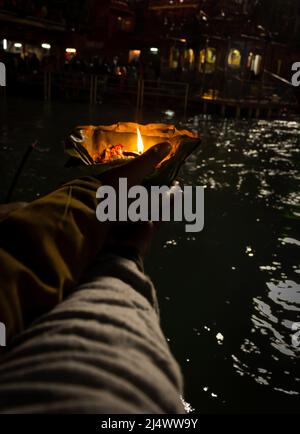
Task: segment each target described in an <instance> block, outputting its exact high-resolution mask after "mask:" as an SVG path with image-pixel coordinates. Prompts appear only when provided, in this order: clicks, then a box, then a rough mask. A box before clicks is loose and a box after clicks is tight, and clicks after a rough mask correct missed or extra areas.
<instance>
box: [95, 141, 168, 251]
mask: <svg viewBox="0 0 300 434" xmlns="http://www.w3.org/2000/svg"><path fill="white" fill-rule="evenodd" d="M170 150H171V145H170V144H169V143H167V142H166V143H160V144H158V145H155V146H153V147H152V148H150V149H149V150H148V151H147V152H145V153H144V154H143V155H142V156H141V157H138V158H136V159H135V160H133V161H131V162H130V163H128V164H126V165H124V166H121V167H118V168H116V169H112V170H110V171H109V172H106V173H105V174H103V175H102V176H101V177H100V180H101V182H102V184H103V185H110V186H112V187H114V188H115V189H116V190H117V189H118V185H119V179H120V178H126V179H127V183H128V188H130V187H132V186H134V185H140V184H141V183H142V181H143V180H144V179H145V177H146V176H148V175H150V174H151V173H152V172H153V171H154V169H155V168H156V166H157V165H158V164H159V163H160V162H161V161H162V160H163V159H164V158H165V157H166V156H167V155H168V153H169V152H170ZM158 226H159V223H153V222H151V221H149V222H138V223H127V222H126V223H115V224H114V223H111V224H110V227H109V234H108V237H107V243H106V244H105V247H104V251H105V250H109V251H112V250H118V249H122V250H126V248H127V249H128V250H135V251H136V252H137V254H138V255H139V256H140V257H142V258H144V257H145V255H146V253H147V251H148V249H149V247H150V245H151V241H152V239H153V236H154V234H155V233H156V231H157V229H158Z"/></svg>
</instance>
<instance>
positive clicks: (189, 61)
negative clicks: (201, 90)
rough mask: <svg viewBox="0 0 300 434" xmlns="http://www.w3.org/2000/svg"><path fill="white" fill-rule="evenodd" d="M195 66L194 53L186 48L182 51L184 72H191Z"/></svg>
mask: <svg viewBox="0 0 300 434" xmlns="http://www.w3.org/2000/svg"><path fill="white" fill-rule="evenodd" d="M194 65H195V53H194V50H193V49H192V48H186V49H185V50H184V68H185V70H190V71H192V70H193V69H194Z"/></svg>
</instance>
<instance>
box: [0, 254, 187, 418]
mask: <svg viewBox="0 0 300 434" xmlns="http://www.w3.org/2000/svg"><path fill="white" fill-rule="evenodd" d="M13 360H17V361H18V364H17V367H16V368H12V367H11V363H12V361H13ZM181 394H182V378H181V374H180V370H179V368H178V365H177V363H176V362H175V360H174V358H173V357H172V355H171V353H170V350H169V348H168V345H167V342H166V340H165V337H164V336H163V333H162V331H161V329H160V325H159V317H158V311H157V302H156V295H155V290H154V288H153V285H152V283H151V281H150V280H149V279H148V278H147V277H146V276H145V275H144V274H143V273H142V272H141V271H140V270H139V269H138V267H137V266H136V264H135V263H134V262H133V261H131V260H128V259H124V258H120V257H116V256H112V255H109V256H105V257H102V258H100V259H99V260H98V261H97V263H96V264H95V265H94V267H93V268H92V270H91V271H90V272H89V275H88V276H87V277H86V283H83V284H82V285H81V286H80V287H78V288H77V289H76V291H75V292H74V293H73V294H72V295H71V296H69V298H68V299H67V300H66V301H64V302H63V303H61V304H60V305H58V306H57V307H56V308H55V309H54V310H53V311H52V312H51V313H49V314H47V315H45V316H44V317H43V318H41V319H40V320H39V321H38V323H36V324H35V325H34V326H33V327H31V328H29V330H28V331H26V332H25V333H24V334H23V335H22V336H21V337H20V338H19V339H18V340H17V342H16V345H15V348H13V349H12V350H11V351H10V353H9V356H8V358H7V360H5V361H4V363H3V364H2V366H0V406H1V408H2V411H3V412H14V411H18V412H20V411H21V412H27V413H28V412H29V413H31V412H41V413H49V412H59V413H68V412H86V413H182V412H183V411H184V410H183V406H182V404H181V400H180V395H181ZM25 395H26V397H27V399H26V402H24V396H25Z"/></svg>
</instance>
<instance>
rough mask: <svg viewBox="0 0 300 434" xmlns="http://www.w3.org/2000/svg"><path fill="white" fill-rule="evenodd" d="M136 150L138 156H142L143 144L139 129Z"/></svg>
mask: <svg viewBox="0 0 300 434" xmlns="http://www.w3.org/2000/svg"><path fill="white" fill-rule="evenodd" d="M137 149H138V153H139V154H142V153H143V152H144V143H143V139H142V135H141V132H140V129H139V128H138V129H137Z"/></svg>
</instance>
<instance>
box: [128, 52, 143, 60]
mask: <svg viewBox="0 0 300 434" xmlns="http://www.w3.org/2000/svg"><path fill="white" fill-rule="evenodd" d="M140 55H141V50H130V51H129V63H130V62H132V61H138V60H139V58H140Z"/></svg>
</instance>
